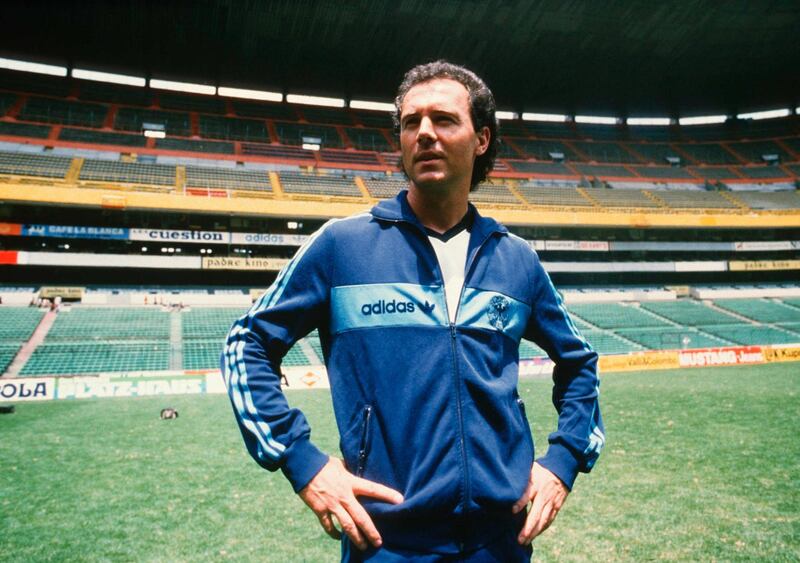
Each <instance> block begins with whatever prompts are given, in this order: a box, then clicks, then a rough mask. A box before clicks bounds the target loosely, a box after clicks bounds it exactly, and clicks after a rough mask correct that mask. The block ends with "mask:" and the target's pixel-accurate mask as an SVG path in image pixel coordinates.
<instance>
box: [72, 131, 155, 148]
mask: <svg viewBox="0 0 800 563" xmlns="http://www.w3.org/2000/svg"><path fill="white" fill-rule="evenodd" d="M58 138H59V139H61V140H62V141H72V142H77V143H93V144H98V145H122V146H126V147H143V146H145V141H147V139H145V137H144V136H143V135H128V134H125V133H109V132H106V131H92V130H91V129H72V128H69V127H65V128H63V129H62V130H61V132H60V133H59V135H58Z"/></svg>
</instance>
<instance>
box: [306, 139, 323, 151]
mask: <svg viewBox="0 0 800 563" xmlns="http://www.w3.org/2000/svg"><path fill="white" fill-rule="evenodd" d="M302 141H303V148H304V149H305V150H307V151H318V150H319V149H321V148H322V137H306V136H303V138H302Z"/></svg>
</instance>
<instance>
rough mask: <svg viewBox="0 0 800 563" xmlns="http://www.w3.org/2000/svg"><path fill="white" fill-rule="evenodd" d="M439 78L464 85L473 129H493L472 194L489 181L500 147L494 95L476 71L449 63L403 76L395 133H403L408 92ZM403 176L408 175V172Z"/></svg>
mask: <svg viewBox="0 0 800 563" xmlns="http://www.w3.org/2000/svg"><path fill="white" fill-rule="evenodd" d="M437 78H449V79H450V80H455V81H456V82H458V83H460V84H461V85H463V86H464V88H466V89H467V93H468V94H469V110H470V116H471V117H472V126H473V128H474V129H475V131H476V132H477V131H480V130H481V129H483V128H484V127H488V128H489V147H488V148H487V149H486V152H485V153H483V154H482V155H479V156H477V157H476V158H475V165H474V166H473V168H472V179H471V180H470V191H472V190H474V189H475V187H476V186H477V185H478V184H480V183H481V182H483V181H484V180H485V179H486V176H487V175H488V174H489V172H491V170H492V168H494V160H495V158H496V157H497V146H498V144H499V140H498V137H497V131H498V124H497V117H496V116H495V112H496V111H497V107H496V106H495V103H494V96H493V95H492V91H491V90H489V87H488V86H487V85H486V83H485V82H484V81H483V80H481V79H480V78H479V77H478V75H476V74H475V73H474V72H472V71H471V70H469V69H468V68H465V67H463V66H459V65H455V64H453V63H449V62H447V61H445V60H438V61H434V62H432V63H426V64H422V65H417V66H415V67H414V68H412V69H411V70H409V71H408V72H407V73H406V74H405V76H404V77H403V81H402V82H401V83H400V87H399V88H398V89H397V97H395V99H394V113H393V114H392V121H393V123H394V130H395V134H397V135H399V134H400V107H401V106H402V104H403V98H404V97H405V95H406V94H407V93H408V91H409V90H411V88H413V87H414V86H416V85H417V84H422V83H423V82H428V81H430V80H435V79H437ZM400 168H401V169H403V161H402V158H401V159H400ZM403 173H404V174H405V170H404V169H403Z"/></svg>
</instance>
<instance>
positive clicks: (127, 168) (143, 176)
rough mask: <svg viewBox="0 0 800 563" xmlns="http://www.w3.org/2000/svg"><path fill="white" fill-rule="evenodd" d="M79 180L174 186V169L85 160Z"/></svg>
mask: <svg viewBox="0 0 800 563" xmlns="http://www.w3.org/2000/svg"><path fill="white" fill-rule="evenodd" d="M80 179H81V180H88V181H99V182H120V183H130V184H156V185H161V186H174V185H175V167H174V166H169V165H166V164H140V163H138V162H110V161H102V160H86V161H85V162H84V163H83V166H82V167H81V173H80Z"/></svg>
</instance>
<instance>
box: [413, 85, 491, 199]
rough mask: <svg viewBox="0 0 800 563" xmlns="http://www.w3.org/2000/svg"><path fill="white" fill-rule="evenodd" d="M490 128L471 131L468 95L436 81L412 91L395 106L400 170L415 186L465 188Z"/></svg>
mask: <svg viewBox="0 0 800 563" xmlns="http://www.w3.org/2000/svg"><path fill="white" fill-rule="evenodd" d="M489 135H490V134H489V128H488V127H484V128H483V129H482V130H481V131H478V132H476V131H475V128H474V126H473V124H472V117H471V116H470V109H469V94H468V92H467V89H466V88H465V87H464V86H463V85H462V84H461V83H459V82H456V81H455V80H450V79H448V78H437V79H434V80H429V81H427V82H422V83H421V84H417V85H416V86H414V87H413V88H411V89H410V90H409V91H408V92H407V93H406V95H405V97H404V98H403V102H402V105H401V107H400V148H401V150H402V153H403V168H404V170H405V172H406V174H407V175H408V177H409V179H410V180H411V182H412V183H413V184H414V186H416V187H417V188H422V189H427V188H434V187H458V186H462V185H464V184H463V183H466V186H467V187H468V186H469V183H470V179H471V178H472V167H473V165H474V163H475V157H476V156H479V155H481V154H483V153H484V152H486V149H487V148H488V146H489Z"/></svg>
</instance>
